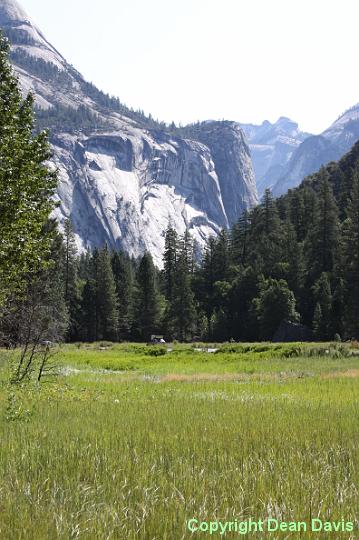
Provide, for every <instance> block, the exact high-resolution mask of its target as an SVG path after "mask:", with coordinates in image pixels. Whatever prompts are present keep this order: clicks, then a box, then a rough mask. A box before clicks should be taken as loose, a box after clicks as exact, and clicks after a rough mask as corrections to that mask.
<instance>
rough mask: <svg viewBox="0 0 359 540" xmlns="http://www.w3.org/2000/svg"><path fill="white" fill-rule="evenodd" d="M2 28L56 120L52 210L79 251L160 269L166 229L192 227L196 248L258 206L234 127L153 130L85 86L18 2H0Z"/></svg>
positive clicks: (30, 85)
mask: <svg viewBox="0 0 359 540" xmlns="http://www.w3.org/2000/svg"><path fill="white" fill-rule="evenodd" d="M0 26H1V27H2V28H3V29H4V30H5V32H6V34H7V35H8V37H9V39H10V40H11V42H12V44H13V45H12V59H13V65H14V68H15V71H16V73H17V75H18V77H19V79H20V83H21V86H22V88H23V91H24V93H26V92H28V91H32V92H33V93H34V94H35V97H36V103H37V106H38V107H39V108H40V109H42V110H44V111H47V113H46V114H50V115H51V114H53V118H52V135H51V144H52V148H53V152H54V157H53V160H52V161H53V164H54V165H56V166H57V167H58V169H59V174H60V183H59V187H58V191H57V198H58V201H59V207H58V209H57V210H56V212H55V214H56V217H57V218H58V220H59V222H60V223H63V221H64V220H65V218H71V220H72V222H73V224H74V229H75V233H76V239H77V243H78V246H79V248H80V249H85V248H87V247H95V246H100V245H103V244H104V243H105V242H107V244H109V245H110V246H111V247H121V248H123V249H125V250H126V251H127V252H128V253H129V254H131V255H133V256H138V255H140V254H142V253H143V252H144V251H145V250H147V251H150V252H151V254H152V255H153V257H154V259H155V262H156V264H157V265H159V266H160V265H161V257H162V252H163V247H164V232H165V229H166V228H167V226H168V224H169V223H171V224H172V225H173V226H174V227H175V228H176V229H177V230H178V232H179V233H183V232H184V231H185V230H186V229H189V231H190V232H191V234H192V236H193V237H194V239H195V241H196V243H197V245H198V247H199V248H202V247H203V246H204V244H205V242H206V240H207V239H208V238H209V237H210V236H211V235H216V234H217V233H218V232H219V231H220V229H221V228H223V227H228V226H229V225H230V224H232V223H234V222H235V221H236V219H238V217H239V216H240V214H241V213H242V212H243V210H244V209H247V208H249V207H251V206H253V205H255V204H256V203H257V201H258V198H257V190H256V184H255V180H254V173H253V168H252V163H251V158H250V154H249V149H248V146H247V143H246V141H245V136H244V134H243V131H242V130H241V128H240V126H239V124H236V123H233V122H214V123H212V122H209V123H208V124H207V125H206V128H204V129H201V130H200V133H199V135H198V137H195V138H194V137H191V138H183V137H182V138H181V137H176V136H173V135H171V134H169V133H168V132H166V130H165V129H151V126H149V125H148V124H147V123H146V122H143V121H142V118H141V115H136V114H134V113H133V111H130V110H128V109H127V108H126V107H124V106H120V104H119V103H117V102H116V101H114V100H111V99H110V98H108V96H105V95H104V94H102V93H101V92H99V91H98V90H97V89H96V88H95V87H93V86H92V85H89V84H88V83H87V82H86V81H85V80H84V79H83V78H82V76H81V75H80V74H79V73H78V72H77V71H76V70H75V69H74V68H73V67H72V66H70V65H69V64H68V63H67V62H66V60H65V59H64V58H63V57H62V56H61V55H60V54H59V53H58V52H57V51H56V49H54V48H53V47H52V46H51V44H49V43H48V42H47V40H46V39H45V38H44V36H43V35H42V34H41V32H40V31H39V30H38V29H37V28H36V26H35V25H34V24H33V23H32V22H31V20H30V19H29V18H28V16H27V15H26V13H25V12H24V11H23V10H22V8H21V7H20V6H19V4H18V3H17V2H16V1H15V0H2V3H1V5H0ZM71 111H75V112H76V113H77V114H78V116H79V118H80V119H81V118H82V117H83V118H84V119H85V123H84V127H82V125H81V122H80V124H79V125H77V124H76V122H78V120H76V118H75V126H73V125H72V124H71V118H72V116H73V113H72V112H71ZM81 115H82V116H81ZM75 116H76V115H75ZM40 117H41V115H40ZM46 118H48V117H46V116H45V119H46ZM49 118H50V117H49ZM57 119H58V120H57ZM73 123H74V122H73ZM67 124H69V126H70V127H69V128H66V125H67Z"/></svg>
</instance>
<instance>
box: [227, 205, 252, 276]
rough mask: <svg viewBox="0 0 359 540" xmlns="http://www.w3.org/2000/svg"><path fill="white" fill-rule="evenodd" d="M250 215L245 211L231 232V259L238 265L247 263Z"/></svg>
mask: <svg viewBox="0 0 359 540" xmlns="http://www.w3.org/2000/svg"><path fill="white" fill-rule="evenodd" d="M250 224H251V222H250V213H249V212H248V211H247V210H245V211H244V212H243V214H242V216H241V217H240V218H239V220H238V222H237V223H236V224H235V225H234V226H233V228H232V231H231V259H232V261H233V263H234V264H236V265H243V266H244V265H245V264H246V263H247V254H248V242H249V233H250Z"/></svg>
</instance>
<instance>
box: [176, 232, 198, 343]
mask: <svg viewBox="0 0 359 540" xmlns="http://www.w3.org/2000/svg"><path fill="white" fill-rule="evenodd" d="M190 245H191V241H190V240H189V238H188V236H187V235H185V236H184V237H183V239H182V242H181V250H180V252H179V254H178V261H177V267H176V276H175V283H174V290H173V297H172V300H171V302H170V310H169V312H170V315H171V317H170V318H171V321H172V326H173V330H174V332H175V336H176V337H177V338H178V339H180V340H181V341H186V340H188V339H190V338H192V336H193V334H194V331H195V321H196V309H195V303H194V295H193V292H192V289H191V268H192V264H191V255H190V253H191V250H190V248H189V246H190Z"/></svg>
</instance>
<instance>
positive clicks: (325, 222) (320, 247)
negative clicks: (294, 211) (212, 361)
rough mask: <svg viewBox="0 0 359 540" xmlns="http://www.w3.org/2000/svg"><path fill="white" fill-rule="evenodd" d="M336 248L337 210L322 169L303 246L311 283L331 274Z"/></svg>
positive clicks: (325, 172) (326, 176) (337, 236)
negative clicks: (314, 211) (308, 229)
mask: <svg viewBox="0 0 359 540" xmlns="http://www.w3.org/2000/svg"><path fill="white" fill-rule="evenodd" d="M338 246H339V221H338V208H337V205H336V203H335V199H334V197H333V192H332V189H331V187H330V184H329V181H328V172H327V171H326V170H325V169H324V168H322V169H321V171H320V177H319V193H318V197H317V211H316V216H315V218H314V223H313V227H312V230H311V231H310V232H309V234H308V237H307V241H306V245H305V250H306V258H307V267H308V269H309V275H310V277H311V280H312V283H313V282H314V281H316V280H317V279H318V278H319V276H320V275H321V274H322V273H323V272H331V271H332V270H333V269H334V265H335V263H336V257H337V252H338Z"/></svg>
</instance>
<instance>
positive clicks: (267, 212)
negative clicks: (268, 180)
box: [248, 189, 283, 276]
mask: <svg viewBox="0 0 359 540" xmlns="http://www.w3.org/2000/svg"><path fill="white" fill-rule="evenodd" d="M282 255H283V253H282V230H281V222H280V218H279V214H278V210H277V207H276V203H275V201H274V199H273V197H272V195H271V192H270V190H269V189H267V190H266V191H265V194H264V197H263V202H262V203H261V204H260V205H259V206H258V207H257V208H255V209H254V210H253V211H252V216H251V230H250V248H249V259H248V261H249V263H250V264H251V265H252V266H254V267H255V268H256V269H257V272H261V273H263V274H264V275H265V276H270V275H271V273H272V271H273V268H274V267H275V265H276V264H277V263H278V262H280V261H281V260H282Z"/></svg>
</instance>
